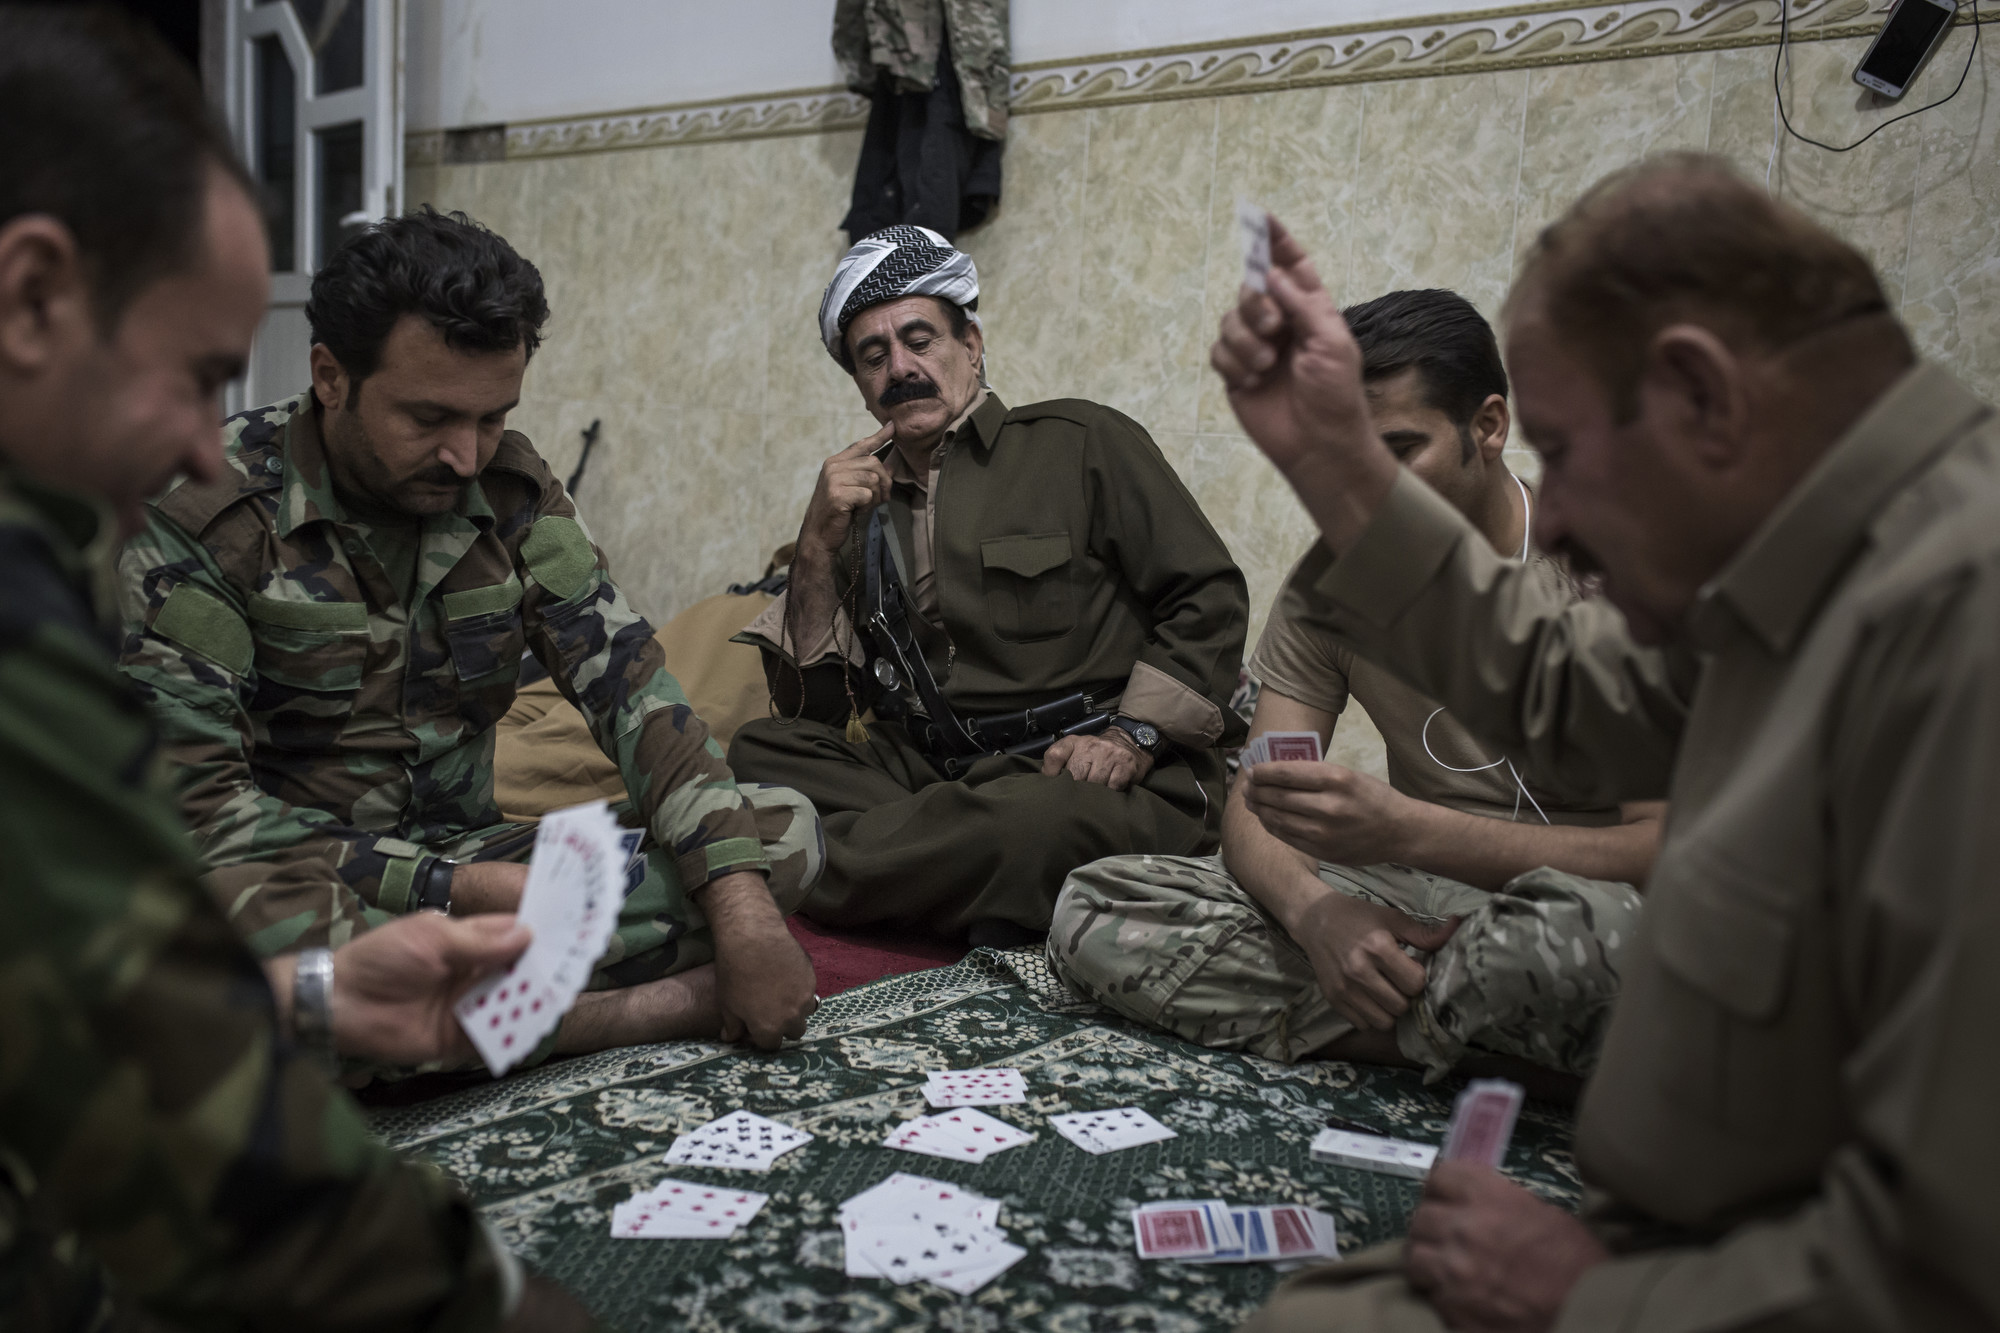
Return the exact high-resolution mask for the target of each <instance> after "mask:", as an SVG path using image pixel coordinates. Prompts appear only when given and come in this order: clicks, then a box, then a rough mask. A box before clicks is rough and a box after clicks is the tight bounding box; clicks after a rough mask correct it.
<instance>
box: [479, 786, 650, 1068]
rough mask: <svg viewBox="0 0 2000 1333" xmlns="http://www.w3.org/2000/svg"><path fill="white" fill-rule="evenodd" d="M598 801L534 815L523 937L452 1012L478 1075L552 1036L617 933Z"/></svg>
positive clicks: (616, 893)
mask: <svg viewBox="0 0 2000 1333" xmlns="http://www.w3.org/2000/svg"><path fill="white" fill-rule="evenodd" d="M620 832H621V831H620V829H619V827H618V821H617V820H616V819H614V818H613V817H612V815H611V812H610V810H609V809H608V808H607V807H606V806H605V804H604V802H602V801H593V802H591V803H590V804H588V805H577V806H571V807H570V808H569V809H567V810H557V811H553V812H551V813H550V814H547V815H545V816H543V818H542V822H541V826H540V828H539V829H538V830H537V831H536V835H535V850H534V853H533V857H532V859H531V860H530V861H529V863H528V883H527V887H526V888H525V889H523V890H522V893H521V905H520V908H519V909H518V910H517V911H516V913H515V918H516V919H517V920H518V921H519V922H520V923H521V924H522V925H524V926H526V927H528V928H529V930H530V931H532V932H533V934H534V938H533V940H532V941H531V942H530V943H529V945H528V947H527V950H526V951H525V952H523V953H522V955H521V956H520V957H519V958H517V959H515V960H514V963H513V965H512V966H511V967H509V968H508V969H507V970H506V971H505V972H502V973H500V974H499V975H498V976H494V977H489V978H487V979H486V980H485V981H482V982H480V983H479V984H478V985H476V986H474V987H473V988H472V989H471V990H469V991H467V992H466V993H465V994H464V995H463V996H461V997H460V998H459V1001H458V1003H457V1004H456V1005H454V1006H453V1012H454V1013H456V1014H457V1016H458V1022H459V1026H460V1027H462V1028H464V1029H465V1035H466V1036H467V1037H468V1038H470V1039H471V1041H472V1045H473V1048H474V1049H475V1050H477V1051H478V1052H479V1055H480V1058H481V1059H483V1060H484V1061H485V1062H486V1067H487V1068H488V1069H489V1070H491V1071H492V1072H493V1073H494V1074H495V1075H499V1074H504V1073H506V1072H507V1070H509V1069H511V1068H512V1067H513V1066H514V1065H515V1064H516V1063H517V1062H519V1061H520V1060H521V1059H522V1058H523V1057H524V1056H526V1055H527V1054H528V1053H529V1052H531V1051H533V1050H534V1049H535V1047H536V1046H537V1045H538V1044H540V1042H541V1041H542V1039H543V1038H544V1037H546V1036H548V1034H549V1033H550V1032H552V1031H553V1030H554V1029H555V1026H556V1024H557V1023H560V1022H561V1021H562V1017H563V1015H564V1014H566V1013H568V1012H569V1010H570V1006H571V1005H572V1004H574V1003H575V1002H576V997H577V993H578V992H580V991H581V990H582V989H583V987H584V985H585V983H587V982H588V981H589V980H590V973H591V969H592V968H594V967H595V966H596V964H597V960H598V959H599V958H601V957H603V956H604V948H605V945H606V944H607V943H608V942H609V941H610V938H611V932H612V930H613V929H615V928H616V927H617V925H618V908H619V905H620V904H621V903H622V902H623V901H624V880H625V863H624V857H623V855H622V853H621V851H620V847H619V843H620Z"/></svg>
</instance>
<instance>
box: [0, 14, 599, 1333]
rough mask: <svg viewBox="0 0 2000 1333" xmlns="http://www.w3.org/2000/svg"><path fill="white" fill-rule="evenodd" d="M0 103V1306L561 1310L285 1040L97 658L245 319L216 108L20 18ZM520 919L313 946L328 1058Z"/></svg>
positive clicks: (254, 264) (4, 41)
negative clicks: (324, 970)
mask: <svg viewBox="0 0 2000 1333" xmlns="http://www.w3.org/2000/svg"><path fill="white" fill-rule="evenodd" d="M0 124H6V125H8V126H11V127H14V132H12V133H9V134H7V135H6V136H4V137H0V587H4V588H5V592H4V594H0V840H4V843H5V846H6V848H7V855H6V857H5V858H4V860H0V912H4V914H5V918H6V921H7V930H6V932H5V935H4V937H0V1033H4V1034H5V1035H4V1037H0V1050H4V1052H5V1059H4V1060H0V1327H5V1328H8V1329H23V1330H37V1329H64V1330H82V1329H96V1328H112V1327H116V1328H135V1327H140V1326H144V1327H162V1326H168V1325H170V1326H173V1327H177V1328H202V1329H214V1330H224V1329H250V1328H258V1329H270V1328H286V1329H292V1330H300V1331H303V1330H309V1329H369V1330H420V1329H421V1330H467V1331H468V1333H470V1331H472V1330H483V1329H491V1328H496V1327H501V1326H503V1325H504V1326H505V1327H508V1328H512V1329H523V1330H525V1329H570V1328H581V1327H583V1326H584V1325H585V1323H586V1322H587V1316H586V1315H585V1314H584V1313H583V1311H582V1310H581V1309H580V1308H579V1307H577V1306H576V1305H575V1304H574V1302H572V1301H571V1300H570V1299H569V1298H568V1297H566V1296H564V1295H563V1294H562V1293H561V1292H560V1291H558V1290H557V1289H555V1288H553V1287H551V1286H549V1285H547V1284H545V1283H543V1282H541V1281H540V1280H539V1279H530V1280H529V1281H528V1283H527V1284H526V1286H525V1288H524V1287H523V1284H522V1280H521V1274H520V1271H519V1269H518V1268H517V1266H516V1265H515V1263H514V1261H513V1260H512V1259H511V1258H510V1257H509V1256H508V1255H507V1253H506V1251H505V1250H504V1249H502V1248H501V1247H500V1246H499V1245H498V1244H497V1243H496V1241H495V1240H494V1239H493V1237H492V1235H491V1233H489V1232H488V1231H487V1229H486V1228H485V1227H484V1225H483V1224H482V1223H481V1222H480V1220H479V1217H478V1215H477V1213H476V1212H475V1211H474V1210H473V1207H472V1205H471V1203H470V1202H469V1201H468V1200H467V1199H466V1198H465V1197H464V1196H463V1195H462V1194H460V1193H459V1192H458V1191H457V1190H455V1189H453V1188H452V1187H451V1186H450V1185H449V1184H448V1183H447V1182H446V1181H445V1180H444V1179H443V1177H441V1176H440V1175H439V1174H438V1173H437V1172H436V1171H435V1170H433V1169H431V1168H429V1167H425V1166H419V1165H417V1164H415V1163H411V1162H406V1161H403V1160H401V1159H399V1158H398V1157H397V1156H396V1155H395V1154H393V1153H391V1152H389V1151H388V1150H387V1149H385V1148H383V1147H382V1146H381V1145H380V1144H378V1143H376V1142H375V1141H374V1140H373V1139H371V1138H370V1137H369V1134H368V1130H367V1122H366V1120H365V1118H364V1117H363V1115H362V1112H361V1111H360V1109H359V1108H358V1107H356V1106H355V1105H354V1103H353V1102H352V1101H351V1100H350V1099H349V1098H348V1097H347V1095H346V1094H345V1093H343V1092H341V1091H340V1090H339V1089H338V1088H337V1087H335V1086H334V1085H333V1084H332V1083H331V1082H330V1081H329V1080H328V1077H327V1075H326V1074H325V1072H323V1070H322V1068H321V1067H320V1066H319V1062H318V1061H317V1060H315V1059H313V1058H310V1057H308V1056H307V1055H306V1054H305V1053H304V1052H303V1051H302V1049H301V1048H300V1046H299V1045H297V1044H296V1043H295V1041H294V1033H295V1031H302V1030H303V1025H300V1027H299V1028H298V1029H295V1028H294V1025H293V1018H292V1015H293V1013H294V1012H295V1009H294V1006H293V1004H292V1001H293V999H294V995H293V990H292V987H291V984H290V983H291V980H292V978H291V975H290V968H291V963H290V960H283V961H281V962H276V963H273V964H269V965H267V968H266V969H264V970H260V969H259V967H258V964H257V961H256V959H255V958H254V957H253V956H252V955H251V954H250V953H249V951H247V950H246V949H245V948H244V947H243V944H242V941H241V940H240V939H238V938H237V936H236V934H235V932H234V931H233V930H232V929H231V928H230V926H229V923H228V922H227V921H226V920H224V918H223V915H222V913H221V912H220V911H219V910H217V908H216V906H215V904H214V903H213V901H212V900H211V898H210V897H209V895H208V893H207V891H206V890H205V889H204V888H203V886H202V884H201V881H200V875H201V864H200V862H199V860H198V859H197V858H196V856H195V853H194V849H193V848H192V847H191V846H190V845H189V843H188V840H187V836H186V833H185V830H184V827H183V825H182V823H181V820H180V817H179V814H178V812H177V811H176V810H175V808H174V800H173V797H172V794H171V792H170V791H169V789H168V787H167V785H166V783H165V782H164V780H163V779H164V773H163V765H162V764H161V763H160V759H159V755H158V752H157V750H156V748H155V731H154V726H153V722H152V719H151V717H150V716H149V715H148V713H147V711H146V709H145V707H144V706H143V705H142V704H141V703H140V702H139V700H138V699H136V698H135V697H134V696H133V693H132V690H131V687H130V686H129V685H128V684H127V683H126V682H125V681H124V680H123V679H122V678H121V677H120V676H119V674H118V672H117V670H116V669H115V666H114V664H113V661H112V657H111V652H110V645H111V641H112V634H111V630H110V626H109V623H108V622H107V621H106V620H105V619H103V618H102V614H103V612H105V611H107V610H108V609H109V607H108V599H107V598H106V595H105V594H106V593H107V592H108V590H109V589H110V587H111V586H112V583H111V578H110V575H111V570H110V567H109V559H108V555H109V551H110V549H111V548H112V547H113V546H114V545H115V543H116V541H117V539H118V537H119V536H120V527H121V526H123V527H124V528H125V529H126V530H127V531H129V530H130V529H131V528H132V527H135V526H136V524H137V522H138V521H139V517H140V513H141V499H142V497H143V496H145V495H146V494H147V493H149V492H151V491H153V490H156V489H158V488H159V487H160V486H161V485H162V484H163V483H164V482H166V481H167V480H169V479H170V478H171V477H172V475H173V474H174V473H175V472H177V471H179V470H181V469H183V468H186V469H189V470H192V471H195V472H196V473H198V474H202V475H208V476H212V475H214V473H215V471H216V468H217V465H218V462H219V452H218V449H217V432H216V427H215V420H216V414H215V408H216V395H217V392H218V390H219V389H220V388H221V387H222V385H223V384H224V383H225V382H226V381H227V380H228V379H229V378H230V377H231V376H232V375H233V374H235V373H237V372H238V371H240V369H241V366H242V364H243V361H244V359H245V358H246V357H247V355H248V352H249V347H250V341H251V336H252V334H253V333H254V332H255V330H256V327H257V324H258V321H259V320H260V318H261V317H262V315H263V312H264V304H265V299H266V294H267V292H268V286H269V279H268V277H267V273H268V270H269V257H268V253H267V251H266V249H265V246H264V242H263V236H262V227H261V224H260V222H259V219H258V214H257V206H256V204H255V203H254V202H253V200H252V197H251V186H250V183H249V182H248V180H247V179H245V178H244V177H243V175H242V173H241V171H240V168H237V167H236V166H235V165H234V164H233V163H232V162H231V160H230V158H229V152H230V150H229V147H228V139H227V136H226V132H225V131H223V130H222V129H221V128H220V127H219V126H215V125H213V124H211V123H210V121H209V119H208V115H207V111H206V108H205V107H204V106H203V104H202V100H201V94H200V91H199V89H198V88H196V86H195V83H194V80H193V79H192V78H191V77H190V76H189V74H188V73H187V72H186V70H185V69H184V68H182V67H181V66H180V64H179V61H178V58H177V57H176V56H174V55H173V54H172V53H171V52H169V51H167V50H166V49H165V47H164V46H163V45H161V44H160V43H159V41H158V39H157V38H153V37H148V36H145V35H142V34H139V33H136V32H135V31H133V30H132V29H130V28H128V27H126V26H125V25H123V24H121V23H117V22H114V21H112V20H109V19H106V18H103V17H101V16H98V17H86V18H79V17H78V16H76V15H74V14H65V13H62V12H60V11H54V10H41V11H35V10H26V9H19V8H12V7H4V8H0ZM114 510H115V514H114V512H113V511H114ZM526 944H527V935H526V932H525V931H522V930H519V929H516V928H515V927H514V926H513V923H512V921H511V919H509V918H506V917H500V916H493V917H487V918H484V919H481V920H473V921H451V920H448V919H446V918H444V917H439V916H434V915H426V916H424V917H422V918H417V919H411V920H405V921H398V922H395V923H393V924H392V925H390V926H389V927H387V928H385V929H383V930H380V931H375V932H371V933H369V934H368V935H367V936H366V937H364V938H362V939H360V940H357V941H355V942H354V943H352V944H350V945H348V946H346V947H345V948H342V949H341V950H339V951H338V953H337V954H336V955H335V957H334V960H333V961H334V967H333V976H332V987H331V996H330V998H331V1009H330V1013H331V1019H332V1024H331V1028H332V1031H331V1036H332V1044H333V1046H334V1048H335V1049H337V1050H339V1051H341V1052H342V1053H344V1054H349V1055H357V1056H365V1057H369V1058H376V1059H389V1060H397V1061H404V1062H410V1061H415V1060H419V1059H428V1058H432V1057H434V1056H436V1055H440V1054H450V1053H451V1047H450V1045H449V1043H448V1041H447V1040H446V1039H447V1038H449V1039H451V1040H455V1041H457V1042H459V1043H461V1044H462V1040H463V1039H462V1037H461V1036H459V1035H458V1034H457V1033H456V1032H455V1030H454V1025H453V1023H452V1019H451V1004H452V1001H453V999H454V997H455V995H456V994H457V993H462V991H463V990H464V989H465V987H466V986H468V985H470V984H471V983H472V982H473V981H475V980H476V979H477V978H478V977H479V976H480V975H481V974H483V973H486V972H490V971H491V970H493V969H494V968H495V967H498V966H501V965H504V964H505V963H506V962H507V961H508V960H509V959H510V958H512V957H514V956H515V955H517V954H518V953H519V952H520V950H521V949H522V948H524V947H526ZM267 971H268V972H269V973H270V976H271V983H273V984H275V985H276V987H277V990H276V993H275V995H274V992H273V988H272V984H267V979H266V972H267ZM510 1312H511V1317H510Z"/></svg>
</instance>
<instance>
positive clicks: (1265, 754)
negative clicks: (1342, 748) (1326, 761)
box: [1237, 731, 1326, 768]
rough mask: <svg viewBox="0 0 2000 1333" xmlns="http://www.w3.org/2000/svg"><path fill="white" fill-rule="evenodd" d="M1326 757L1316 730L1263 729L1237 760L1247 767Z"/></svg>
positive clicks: (1307, 760) (1312, 760) (1315, 761)
mask: <svg viewBox="0 0 2000 1333" xmlns="http://www.w3.org/2000/svg"><path fill="white" fill-rule="evenodd" d="M1325 757H1326V756H1325V755H1324V754H1323V753H1322V752H1321V750H1320V746H1319V733H1318V732H1316V731H1262V732H1259V733H1257V735H1256V736H1254V737H1252V738H1251V741H1250V743H1249V744H1248V745H1246V746H1244V747H1243V753H1242V755H1241V756H1240V757H1239V758H1238V759H1237V762H1238V763H1239V764H1241V765H1243V766H1244V767H1246V768H1247V767H1249V766H1250V765H1252V764H1268V763H1272V762H1277V763H1281V764H1282V763H1286V762H1289V761H1291V760H1295V759H1300V760H1304V761H1306V762H1307V763H1313V764H1316V763H1318V762H1319V761H1320V760H1321V759H1323V758H1325Z"/></svg>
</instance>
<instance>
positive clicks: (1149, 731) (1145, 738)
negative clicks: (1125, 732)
mask: <svg viewBox="0 0 2000 1333" xmlns="http://www.w3.org/2000/svg"><path fill="white" fill-rule="evenodd" d="M1132 739H1133V740H1135V741H1137V742H1139V744H1140V745H1141V746H1143V747H1144V748H1146V749H1148V750H1150V749H1152V748H1153V747H1154V746H1155V745H1158V744H1159V743H1160V732H1159V728H1157V727H1155V726H1154V725H1153V724H1152V723H1150V722H1141V723H1140V724H1139V725H1138V726H1136V727H1134V728H1132Z"/></svg>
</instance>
